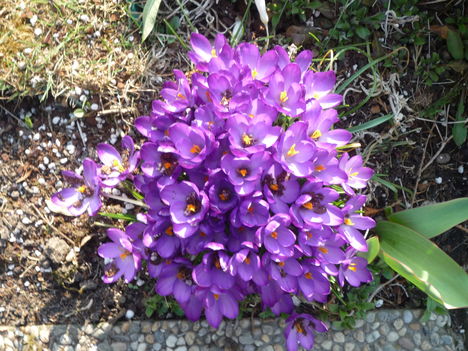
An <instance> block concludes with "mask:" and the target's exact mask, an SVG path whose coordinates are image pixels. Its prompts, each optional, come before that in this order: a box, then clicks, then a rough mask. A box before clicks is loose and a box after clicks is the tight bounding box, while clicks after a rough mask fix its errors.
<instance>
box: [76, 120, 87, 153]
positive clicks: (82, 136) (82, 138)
mask: <svg viewBox="0 0 468 351" xmlns="http://www.w3.org/2000/svg"><path fill="white" fill-rule="evenodd" d="M76 125H77V127H78V132H79V134H80V138H81V141H82V142H83V146H84V147H85V148H86V142H85V140H84V135H83V131H82V130H81V126H80V122H79V121H76Z"/></svg>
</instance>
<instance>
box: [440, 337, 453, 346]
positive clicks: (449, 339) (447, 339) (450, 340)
mask: <svg viewBox="0 0 468 351" xmlns="http://www.w3.org/2000/svg"><path fill="white" fill-rule="evenodd" d="M440 341H441V342H442V344H443V345H453V338H452V337H451V336H450V335H442V336H441V337H440Z"/></svg>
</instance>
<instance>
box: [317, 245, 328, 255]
mask: <svg viewBox="0 0 468 351" xmlns="http://www.w3.org/2000/svg"><path fill="white" fill-rule="evenodd" d="M319 251H320V252H321V253H323V254H327V253H328V249H327V248H326V247H319Z"/></svg>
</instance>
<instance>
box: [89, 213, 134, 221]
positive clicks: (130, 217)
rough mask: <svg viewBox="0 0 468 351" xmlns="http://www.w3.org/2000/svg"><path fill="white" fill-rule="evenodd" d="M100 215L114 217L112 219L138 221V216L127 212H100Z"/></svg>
mask: <svg viewBox="0 0 468 351" xmlns="http://www.w3.org/2000/svg"><path fill="white" fill-rule="evenodd" d="M98 214H99V215H100V216H103V217H107V218H112V219H121V220H123V221H129V222H137V218H136V216H133V215H129V214H125V213H108V212H99V213H98Z"/></svg>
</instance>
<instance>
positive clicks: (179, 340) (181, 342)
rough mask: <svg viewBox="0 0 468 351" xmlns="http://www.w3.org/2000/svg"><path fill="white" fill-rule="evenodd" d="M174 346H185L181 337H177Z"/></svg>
mask: <svg viewBox="0 0 468 351" xmlns="http://www.w3.org/2000/svg"><path fill="white" fill-rule="evenodd" d="M176 345H177V346H181V345H185V339H184V337H183V336H181V337H179V338H178V339H177V344H176Z"/></svg>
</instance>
